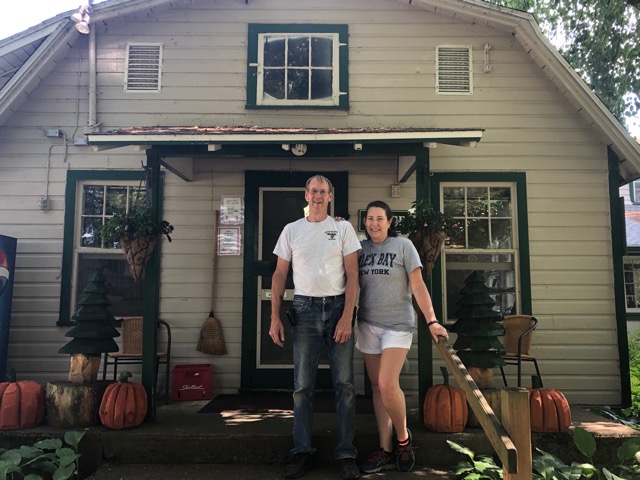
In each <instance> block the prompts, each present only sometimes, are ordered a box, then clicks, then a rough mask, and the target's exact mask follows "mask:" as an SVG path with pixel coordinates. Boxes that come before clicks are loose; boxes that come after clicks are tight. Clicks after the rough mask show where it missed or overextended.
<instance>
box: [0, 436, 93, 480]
mask: <svg viewBox="0 0 640 480" xmlns="http://www.w3.org/2000/svg"><path fill="white" fill-rule="evenodd" d="M85 434H86V432H76V431H71V432H66V433H65V434H64V441H65V443H66V446H65V445H64V444H63V443H62V440H60V439H59V438H48V439H45V440H40V441H39V442H36V443H35V444H33V446H26V445H23V446H21V447H20V448H16V449H12V450H7V449H5V448H0V480H5V479H6V480H18V479H22V478H23V479H24V480H45V479H46V480H49V479H51V480H67V479H77V478H79V476H78V466H79V465H78V459H79V458H80V454H79V453H78V445H79V444H80V440H82V437H84V435H85Z"/></svg>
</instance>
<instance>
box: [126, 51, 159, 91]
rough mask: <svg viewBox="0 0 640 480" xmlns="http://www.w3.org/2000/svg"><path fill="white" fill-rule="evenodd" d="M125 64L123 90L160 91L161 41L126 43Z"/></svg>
mask: <svg viewBox="0 0 640 480" xmlns="http://www.w3.org/2000/svg"><path fill="white" fill-rule="evenodd" d="M126 65H127V66H126V70H125V72H124V91H125V92H148V93H158V92H160V74H161V73H162V44H161V43H128V44H127V64H126Z"/></svg>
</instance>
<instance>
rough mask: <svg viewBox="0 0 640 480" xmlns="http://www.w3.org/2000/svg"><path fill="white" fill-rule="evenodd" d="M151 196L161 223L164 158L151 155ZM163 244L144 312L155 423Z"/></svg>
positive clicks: (152, 265)
mask: <svg viewBox="0 0 640 480" xmlns="http://www.w3.org/2000/svg"><path fill="white" fill-rule="evenodd" d="M146 173H147V175H146V181H147V195H149V196H150V205H151V209H152V211H153V216H154V221H156V222H159V221H160V220H161V210H162V205H161V201H162V199H161V185H160V182H161V176H160V158H159V157H158V156H157V155H155V154H153V153H149V152H148V153H147V172H146ZM161 244H162V242H158V245H157V246H156V249H155V251H154V252H153V255H152V257H151V260H150V261H149V263H148V264H147V265H146V266H145V268H144V277H143V296H144V306H143V310H142V315H143V323H142V385H143V386H144V388H145V390H146V391H147V407H148V409H147V418H146V421H154V420H155V418H156V399H155V394H156V391H155V390H156V355H157V353H158V329H157V324H158V311H159V303H160V250H161V248H160V247H161Z"/></svg>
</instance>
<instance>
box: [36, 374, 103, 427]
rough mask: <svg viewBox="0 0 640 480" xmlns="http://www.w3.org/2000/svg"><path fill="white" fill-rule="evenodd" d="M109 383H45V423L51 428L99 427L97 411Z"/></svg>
mask: <svg viewBox="0 0 640 480" xmlns="http://www.w3.org/2000/svg"><path fill="white" fill-rule="evenodd" d="M110 383H112V382H95V383H87V384H77V383H71V382H53V383H47V394H46V405H47V423H48V424H49V425H51V426H52V427H64V428H81V427H90V426H93V425H99V424H100V417H99V416H98V409H99V408H100V402H101V401H102V395H103V394H104V391H105V389H106V388H107V385H109V384H110Z"/></svg>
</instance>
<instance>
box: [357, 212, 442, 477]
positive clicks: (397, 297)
mask: <svg viewBox="0 0 640 480" xmlns="http://www.w3.org/2000/svg"><path fill="white" fill-rule="evenodd" d="M365 227H366V234H367V240H363V241H362V242H361V244H362V250H360V251H359V252H358V264H359V270H360V301H359V311H358V339H357V342H356V348H357V349H358V350H360V351H361V352H362V353H363V354H364V361H365V365H366V367H367V372H368V374H369V379H370V380H371V386H372V389H373V408H374V412H375V416H376V424H377V426H378V436H379V438H380V448H379V449H378V450H377V451H376V452H374V453H373V454H372V455H371V456H370V457H369V459H368V460H367V461H366V462H364V463H363V464H362V465H361V466H360V469H361V470H362V471H363V472H364V473H374V472H379V471H380V470H383V469H388V468H397V469H398V470H400V471H402V472H409V471H411V469H412V468H413V464H414V463H415V455H414V453H413V447H412V445H411V432H410V431H409V429H408V428H407V409H406V404H405V397H404V393H403V391H402V389H401V388H400V372H401V370H402V367H403V365H404V362H405V359H406V358H407V353H408V352H409V348H411V343H412V341H413V331H414V330H415V316H414V310H413V305H412V303H411V294H413V296H414V297H415V299H416V302H417V304H418V306H419V307H420V310H422V313H423V314H424V318H425V319H426V320H427V326H428V327H429V332H430V333H431V337H432V338H433V340H434V341H435V342H437V341H438V336H443V337H445V338H448V334H447V330H446V329H445V328H444V327H443V326H442V325H440V323H439V322H438V321H437V320H436V319H435V318H436V316H435V313H434V311H433V305H432V303H431V297H430V296H429V292H428V290H427V287H426V285H425V283H424V280H423V279H422V264H421V262H420V257H419V256H418V252H417V251H416V248H415V247H414V246H413V244H412V243H411V241H410V240H408V239H406V238H402V237H398V233H397V232H396V230H395V219H393V218H392V214H391V209H390V208H389V205H387V204H386V203H384V202H382V201H374V202H371V203H370V204H369V205H367V210H366V218H365ZM394 429H395V433H396V437H397V439H396V440H397V444H396V448H395V449H394V448H393V437H392V435H393V430H394Z"/></svg>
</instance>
